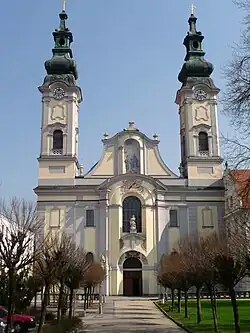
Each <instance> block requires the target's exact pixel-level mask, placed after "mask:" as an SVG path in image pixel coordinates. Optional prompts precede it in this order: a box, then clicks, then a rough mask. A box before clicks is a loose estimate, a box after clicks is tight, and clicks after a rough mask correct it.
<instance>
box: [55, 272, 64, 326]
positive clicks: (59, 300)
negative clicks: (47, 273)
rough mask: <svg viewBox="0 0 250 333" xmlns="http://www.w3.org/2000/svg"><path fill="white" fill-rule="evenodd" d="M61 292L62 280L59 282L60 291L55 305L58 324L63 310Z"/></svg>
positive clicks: (62, 288)
mask: <svg viewBox="0 0 250 333" xmlns="http://www.w3.org/2000/svg"><path fill="white" fill-rule="evenodd" d="M63 291H64V278H61V280H60V289H59V297H58V305H57V321H58V322H59V321H60V320H61V318H62V308H63Z"/></svg>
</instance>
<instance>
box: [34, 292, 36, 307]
mask: <svg viewBox="0 0 250 333" xmlns="http://www.w3.org/2000/svg"><path fill="white" fill-rule="evenodd" d="M36 303H37V291H36V292H35V297H34V309H35V310H36Z"/></svg>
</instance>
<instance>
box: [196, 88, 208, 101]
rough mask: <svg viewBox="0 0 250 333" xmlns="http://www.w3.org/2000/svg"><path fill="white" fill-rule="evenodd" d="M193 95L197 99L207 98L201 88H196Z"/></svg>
mask: <svg viewBox="0 0 250 333" xmlns="http://www.w3.org/2000/svg"><path fill="white" fill-rule="evenodd" d="M194 95H195V98H196V99H198V101H204V100H205V99H206V98H207V93H206V92H205V91H204V90H202V89H198V90H196V91H195V93H194Z"/></svg>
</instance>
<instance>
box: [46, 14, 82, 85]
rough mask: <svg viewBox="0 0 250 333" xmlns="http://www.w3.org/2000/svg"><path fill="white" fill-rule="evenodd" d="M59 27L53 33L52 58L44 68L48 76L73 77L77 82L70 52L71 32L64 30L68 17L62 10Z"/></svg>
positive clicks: (76, 74) (74, 64) (73, 61)
mask: <svg viewBox="0 0 250 333" xmlns="http://www.w3.org/2000/svg"><path fill="white" fill-rule="evenodd" d="M59 17H60V26H59V29H56V30H55V31H54V32H53V36H54V41H55V47H54V48H53V50H52V52H53V56H52V58H51V59H50V60H47V61H46V62H45V68H46V71H47V74H48V75H63V76H65V75H68V74H69V75H73V77H74V79H75V80H77V78H78V73H77V68H76V62H75V60H74V59H73V54H72V50H71V48H70V45H71V43H72V42H73V35H72V33H71V31H70V30H69V29H68V28H66V20H67V19H68V15H67V14H66V12H65V11H64V10H63V11H62V12H61V13H60V14H59Z"/></svg>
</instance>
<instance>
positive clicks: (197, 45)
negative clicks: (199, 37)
mask: <svg viewBox="0 0 250 333" xmlns="http://www.w3.org/2000/svg"><path fill="white" fill-rule="evenodd" d="M198 47H199V43H198V42H197V41H196V40H194V41H193V48H194V49H198Z"/></svg>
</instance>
